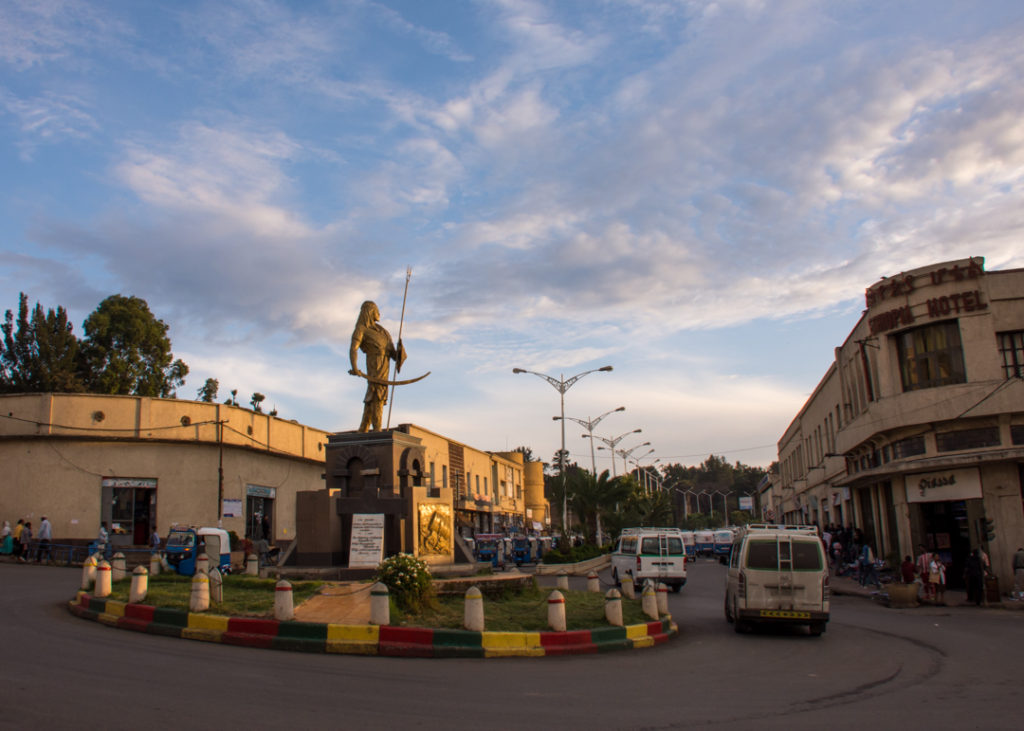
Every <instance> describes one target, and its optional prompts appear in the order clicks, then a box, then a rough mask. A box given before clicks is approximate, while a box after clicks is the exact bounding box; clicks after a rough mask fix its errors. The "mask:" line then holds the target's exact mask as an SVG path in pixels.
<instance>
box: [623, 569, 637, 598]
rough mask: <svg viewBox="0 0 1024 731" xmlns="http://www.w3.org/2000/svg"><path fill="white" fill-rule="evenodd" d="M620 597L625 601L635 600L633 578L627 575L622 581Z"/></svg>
mask: <svg viewBox="0 0 1024 731" xmlns="http://www.w3.org/2000/svg"><path fill="white" fill-rule="evenodd" d="M622 596H624V597H626V598H627V599H636V586H634V585H633V577H632V576H629V575H628V574H627V575H626V577H625V578H624V579H622Z"/></svg>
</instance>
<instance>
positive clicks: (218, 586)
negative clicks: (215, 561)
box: [209, 569, 224, 604]
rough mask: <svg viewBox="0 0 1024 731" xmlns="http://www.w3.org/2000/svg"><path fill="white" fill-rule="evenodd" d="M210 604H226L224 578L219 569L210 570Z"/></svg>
mask: <svg viewBox="0 0 1024 731" xmlns="http://www.w3.org/2000/svg"><path fill="white" fill-rule="evenodd" d="M209 575H210V604H221V603H223V602H224V577H223V576H221V573H220V571H218V570H217V569H210V574H209Z"/></svg>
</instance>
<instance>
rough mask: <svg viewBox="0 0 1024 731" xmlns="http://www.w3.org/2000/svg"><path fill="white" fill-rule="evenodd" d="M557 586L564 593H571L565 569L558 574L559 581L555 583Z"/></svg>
mask: <svg viewBox="0 0 1024 731" xmlns="http://www.w3.org/2000/svg"><path fill="white" fill-rule="evenodd" d="M555 586H556V587H558V588H559V589H561V590H562V591H569V575H568V574H567V573H565V569H562V570H561V571H559V572H558V579H557V580H556V581H555Z"/></svg>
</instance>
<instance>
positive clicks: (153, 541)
mask: <svg viewBox="0 0 1024 731" xmlns="http://www.w3.org/2000/svg"><path fill="white" fill-rule="evenodd" d="M149 548H150V550H151V551H153V552H154V553H156V552H157V551H159V550H160V532H159V531H157V529H156V528H154V529H153V535H151V536H150V537H149Z"/></svg>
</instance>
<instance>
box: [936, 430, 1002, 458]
mask: <svg viewBox="0 0 1024 731" xmlns="http://www.w3.org/2000/svg"><path fill="white" fill-rule="evenodd" d="M999 444H1000V442H999V427H997V426H985V427H980V428H978V429H961V430H960V431H948V432H945V433H942V434H936V435H935V446H936V448H937V449H938V450H939V451H940V452H956V451H958V450H961V449H978V448H979V447H998V446H999Z"/></svg>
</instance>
